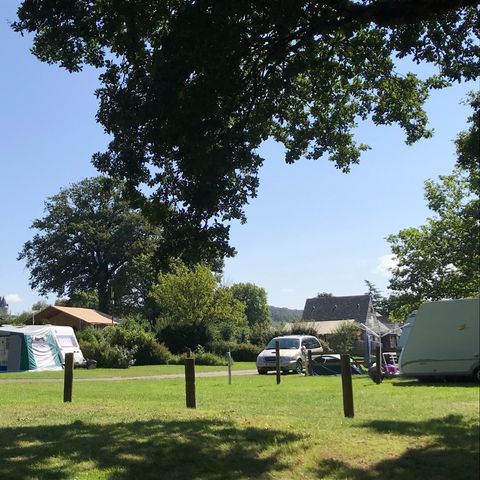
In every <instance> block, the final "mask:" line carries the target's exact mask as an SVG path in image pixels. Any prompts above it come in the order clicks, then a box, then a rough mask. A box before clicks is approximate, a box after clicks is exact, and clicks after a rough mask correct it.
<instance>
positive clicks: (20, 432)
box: [0, 364, 479, 480]
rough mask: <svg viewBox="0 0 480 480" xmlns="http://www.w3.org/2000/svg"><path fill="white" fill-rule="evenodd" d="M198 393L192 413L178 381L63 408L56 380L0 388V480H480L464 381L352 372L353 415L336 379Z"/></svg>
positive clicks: (97, 391)
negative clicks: (346, 411)
mask: <svg viewBox="0 0 480 480" xmlns="http://www.w3.org/2000/svg"><path fill="white" fill-rule="evenodd" d="M236 366H237V368H240V367H241V366H242V364H236ZM250 367H251V364H248V365H247V366H246V368H250ZM136 368H142V367H136ZM155 368H158V369H161V368H162V367H155ZM243 368H245V366H244V367H243ZM75 373H77V371H76V372H75ZM116 373H117V372H115V375H116ZM162 373H165V372H162ZM154 374H156V373H154ZM0 378H6V377H4V376H3V375H2V376H1V377H0ZM196 387H197V409H196V410H191V409H186V408H185V406H184V405H185V385H184V382H183V380H181V379H174V380H135V381H128V380H127V381H122V382H101V381H97V382H78V383H76V384H74V389H73V402H72V403H71V404H64V403H63V402H62V399H63V390H62V388H63V387H62V384H61V383H18V384H17V383H4V384H2V383H0V404H1V406H2V410H1V412H2V413H1V416H0V479H9V480H10V479H13V480H16V479H18V480H20V479H21V480H26V479H49V480H50V479H51V480H57V479H63V478H72V479H81V480H86V479H115V480H127V479H129V480H130V479H167V480H170V479H204V480H221V479H288V480H296V479H302V478H303V479H319V478H321V479H335V480H339V479H342V480H344V479H358V480H383V479H386V480H387V479H388V480H407V479H408V480H410V479H412V480H416V479H418V480H442V479H449V480H450V479H451V480H462V479H472V480H477V478H478V474H479V460H478V448H479V445H478V434H479V413H478V410H479V388H478V386H475V385H473V384H446V385H444V384H437V385H423V384H419V383H417V382H415V381H402V380H387V381H385V382H384V383H383V384H381V385H375V384H373V383H372V382H371V381H370V380H369V379H368V378H366V377H356V378H354V386H353V388H354V397H355V418H354V419H345V418H344V417H343V408H342V397H341V380H340V378H339V377H302V376H298V375H286V376H282V382H281V384H280V385H276V382H275V376H274V375H267V376H265V375H252V376H246V377H245V376H242V377H233V382H232V385H228V382H227V379H226V377H217V378H198V379H197V381H196Z"/></svg>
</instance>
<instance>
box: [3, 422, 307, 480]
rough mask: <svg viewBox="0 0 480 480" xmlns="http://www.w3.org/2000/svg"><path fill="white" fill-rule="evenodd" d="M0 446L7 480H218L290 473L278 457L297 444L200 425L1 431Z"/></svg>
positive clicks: (282, 435)
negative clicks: (93, 477)
mask: <svg viewBox="0 0 480 480" xmlns="http://www.w3.org/2000/svg"><path fill="white" fill-rule="evenodd" d="M0 439H1V443H0V478H2V479H9V480H17V479H18V480H20V479H22V480H23V479H26V478H41V479H45V480H58V479H64V478H73V477H76V476H78V474H79V473H80V472H82V471H84V470H85V469H86V468H88V469H94V468H96V469H98V470H100V471H102V472H104V474H105V475H106V478H109V479H114V480H127V479H129V480H130V479H134V478H142V479H158V478H168V479H184V478H185V479H187V478H188V479H192V478H195V479H202V480H217V479H218V480H219V479H223V478H226V477H228V478H232V479H235V478H255V477H262V476H265V475H267V476H268V475H269V474H271V473H275V472H280V471H282V470H284V469H285V468H288V465H285V464H284V463H282V462H281V461H280V459H279V454H280V451H281V449H282V448H283V447H284V446H285V445H286V444H288V443H292V442H295V441H297V440H299V437H298V436H297V435H295V434H292V433H289V432H282V431H279V430H266V429H259V428H253V427H246V428H237V427H236V426H235V425H234V424H233V422H230V421H227V420H225V421H215V420H205V419H197V420H188V421H175V420H165V421H158V420H152V421H148V422H132V423H116V424H109V425H96V424H85V423H83V422H80V421H77V422H74V423H72V424H69V425H55V426H35V427H18V428H2V429H0Z"/></svg>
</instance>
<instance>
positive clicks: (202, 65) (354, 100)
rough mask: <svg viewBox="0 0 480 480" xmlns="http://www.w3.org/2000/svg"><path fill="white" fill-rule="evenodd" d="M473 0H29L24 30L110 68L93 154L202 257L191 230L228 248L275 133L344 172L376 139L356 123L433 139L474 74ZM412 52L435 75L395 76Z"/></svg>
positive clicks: (19, 27) (61, 55)
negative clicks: (459, 86)
mask: <svg viewBox="0 0 480 480" xmlns="http://www.w3.org/2000/svg"><path fill="white" fill-rule="evenodd" d="M478 5H479V0H356V1H354V0H322V1H317V0H315V1H312V0H299V1H289V0H288V1H287V0H278V1H272V2H259V1H258V0H255V1H253V0H250V1H238V0H224V1H214V0H199V1H195V2H192V1H184V0H172V1H164V2H159V1H157V0H135V1H131V0H116V1H111V0H102V1H100V0H98V1H91V0H77V1H75V2H65V1H63V0H49V1H48V2H47V1H45V2H39V1H36V0H24V1H23V2H22V3H21V5H20V7H19V9H18V20H17V21H16V22H14V23H13V28H14V30H16V31H18V32H21V33H23V32H32V33H33V34H34V40H33V49H32V51H33V53H34V54H35V55H36V56H37V57H38V58H39V59H40V60H42V61H46V62H49V63H57V64H59V65H61V66H62V67H64V68H66V69H67V70H69V71H71V72H76V71H79V70H81V69H82V67H83V66H84V65H93V66H95V67H99V68H101V72H102V73H101V75H100V81H101V86H100V87H99V89H98V90H97V96H98V99H99V104H100V105H99V110H98V113H97V120H98V122H100V123H101V125H102V126H103V127H104V129H105V131H106V132H107V133H108V134H110V135H111V136H112V141H111V142H110V144H109V146H108V149H107V151H106V152H101V153H97V154H95V155H94V160H93V161H94V164H95V166H96V167H97V168H98V169H99V170H100V171H101V172H104V173H107V174H109V175H111V176H113V177H117V178H122V179H125V180H126V181H127V183H128V185H129V187H130V188H131V190H132V195H133V192H136V198H137V200H138V201H139V202H142V203H143V206H144V208H146V209H147V210H149V211H150V212H151V213H152V215H154V217H155V218H156V219H157V221H158V222H159V223H160V224H165V221H166V220H168V222H170V223H171V225H170V226H169V228H168V229H166V234H167V235H169V238H168V239H169V240H170V243H171V248H172V251H173V250H175V249H176V250H181V249H185V250H186V251H188V252H189V253H190V254H192V255H193V252H195V249H191V250H189V249H188V243H189V242H193V241H195V242H198V244H199V245H200V244H205V243H207V244H208V245H209V248H211V249H212V250H213V251H215V252H223V253H224V254H228V255H230V254H232V253H233V249H232V248H231V247H230V246H229V245H228V237H229V227H228V222H229V221H230V220H232V219H240V220H242V221H243V220H245V215H244V206H245V204H246V203H247V202H248V201H249V199H250V198H252V197H254V196H255V195H256V191H257V187H258V171H259V168H260V167H261V165H262V163H263V158H262V157H261V156H260V155H259V153H258V147H259V146H260V145H261V143H262V142H263V141H264V140H265V139H267V138H269V137H270V138H273V139H275V140H277V141H279V142H281V143H282V144H283V145H284V146H285V148H286V157H285V160H286V162H287V163H292V162H295V161H296V160H298V159H299V158H300V157H307V158H309V159H319V158H321V157H324V156H326V157H328V158H329V159H330V160H331V161H332V162H334V164H335V165H336V166H337V167H338V168H339V169H341V170H343V171H348V170H349V169H350V167H351V165H352V164H355V163H357V162H358V161H359V158H360V154H361V152H362V151H363V150H365V149H366V148H368V147H367V145H365V144H363V143H362V142H361V139H360V140H357V139H356V138H355V136H354V133H353V132H354V129H355V127H356V126H357V124H358V123H359V122H362V121H365V120H372V121H373V122H374V123H375V124H377V125H390V124H398V125H399V126H400V127H401V128H402V129H403V130H404V131H405V134H406V141H407V143H413V142H415V141H417V140H419V139H421V138H424V137H428V136H430V135H431V132H430V130H429V128H428V125H427V117H426V114H425V112H424V110H423V108H422V106H423V104H424V102H425V100H426V99H427V97H428V94H429V91H430V90H431V89H434V88H441V87H444V86H446V85H448V84H449V83H450V82H456V81H461V80H471V79H473V78H475V76H476V75H477V73H478V58H479V47H478V42H477V40H478V23H476V22H477V20H478V17H477V15H478ZM405 58H408V59H410V60H413V62H414V63H417V64H420V63H423V64H425V63H428V64H431V65H432V66H434V67H436V73H435V74H433V75H431V76H429V77H428V78H420V77H419V76H418V75H417V74H415V73H414V72H410V73H407V74H402V73H399V72H398V71H397V63H398V61H401V60H402V59H405ZM145 184H146V185H148V186H149V187H151V191H152V192H153V193H152V194H151V196H150V197H149V198H148V199H147V198H143V197H144V195H143V194H142V193H141V192H142V191H144V190H141V189H139V187H141V186H142V185H145ZM172 206H173V207H174V208H173V209H172V208H170V207H172ZM167 244H169V243H168V242H167ZM169 245H170V244H169Z"/></svg>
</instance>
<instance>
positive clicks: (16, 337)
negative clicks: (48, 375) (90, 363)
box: [0, 325, 84, 372]
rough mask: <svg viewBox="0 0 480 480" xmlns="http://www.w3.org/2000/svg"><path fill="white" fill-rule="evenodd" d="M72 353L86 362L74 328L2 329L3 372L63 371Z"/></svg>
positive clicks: (0, 359) (0, 363)
mask: <svg viewBox="0 0 480 480" xmlns="http://www.w3.org/2000/svg"><path fill="white" fill-rule="evenodd" d="M69 351H72V352H74V356H75V357H77V358H75V360H77V361H78V360H79V359H80V358H79V357H80V356H81V359H83V355H82V354H81V352H80V349H79V346H78V343H77V339H76V337H75V333H74V331H73V329H72V328H71V327H57V326H52V325H26V326H19V327H17V326H13V325H4V326H0V371H3V372H19V371H27V370H61V369H62V364H63V363H64V361H65V353H66V352H69ZM83 360H84V359H83Z"/></svg>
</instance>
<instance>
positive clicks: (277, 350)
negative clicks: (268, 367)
mask: <svg viewBox="0 0 480 480" xmlns="http://www.w3.org/2000/svg"><path fill="white" fill-rule="evenodd" d="M275 370H276V371H277V385H278V384H279V383H280V342H279V341H278V340H275Z"/></svg>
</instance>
